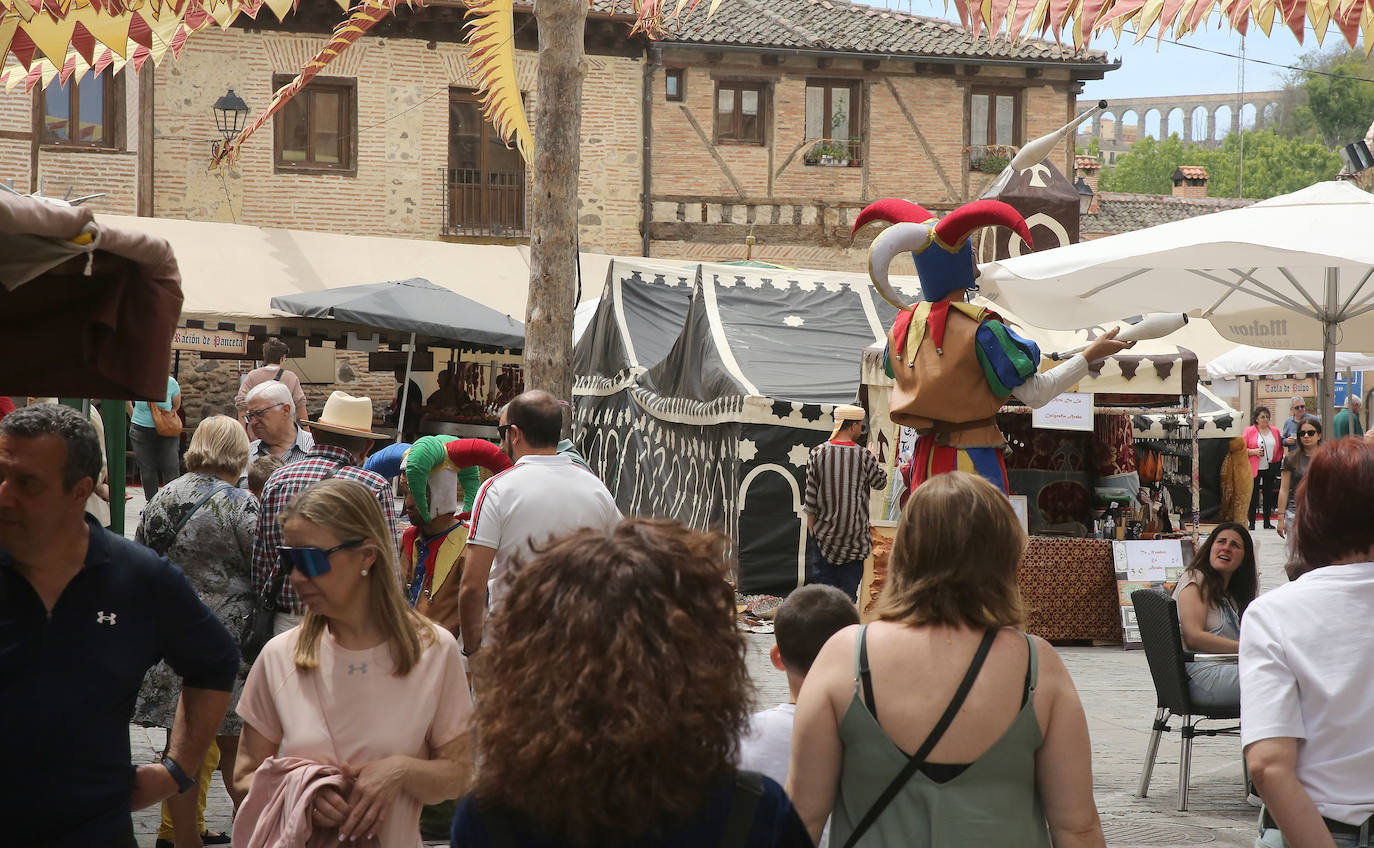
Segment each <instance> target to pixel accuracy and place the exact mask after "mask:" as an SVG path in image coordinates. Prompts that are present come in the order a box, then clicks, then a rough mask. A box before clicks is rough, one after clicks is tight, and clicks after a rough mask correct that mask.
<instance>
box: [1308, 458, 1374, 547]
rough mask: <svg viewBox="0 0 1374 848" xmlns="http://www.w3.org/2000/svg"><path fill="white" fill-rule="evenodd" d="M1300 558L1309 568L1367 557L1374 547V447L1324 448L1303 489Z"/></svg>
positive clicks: (1313, 462) (1309, 471) (1313, 464)
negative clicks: (1357, 557) (1356, 557)
mask: <svg viewBox="0 0 1374 848" xmlns="http://www.w3.org/2000/svg"><path fill="white" fill-rule="evenodd" d="M1297 534H1298V539H1297V545H1298V554H1299V555H1300V556H1301V558H1302V561H1303V562H1304V563H1306V564H1307V566H1308V567H1309V568H1317V567H1319V566H1323V565H1330V564H1331V563H1333V562H1338V561H1340V560H1343V559H1350V558H1351V557H1352V556H1362V555H1364V554H1365V553H1366V552H1367V551H1368V550H1369V549H1370V548H1371V547H1374V445H1370V444H1369V443H1367V442H1365V441H1364V440H1363V439H1340V440H1337V441H1333V442H1330V443H1329V444H1325V445H1322V446H1321V447H1320V448H1318V449H1317V450H1316V452H1315V453H1313V454H1312V464H1311V465H1309V466H1308V468H1307V474H1306V475H1305V476H1304V477H1303V479H1302V483H1300V484H1299V485H1298V493H1297Z"/></svg>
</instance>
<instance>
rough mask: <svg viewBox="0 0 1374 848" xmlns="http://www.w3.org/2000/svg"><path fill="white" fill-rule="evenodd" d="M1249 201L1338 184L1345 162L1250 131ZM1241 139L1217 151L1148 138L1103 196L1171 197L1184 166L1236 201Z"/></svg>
mask: <svg viewBox="0 0 1374 848" xmlns="http://www.w3.org/2000/svg"><path fill="white" fill-rule="evenodd" d="M1244 138H1245V180H1244V183H1245V185H1244V190H1245V192H1244V193H1245V197H1249V198H1255V199H1261V198H1265V197H1274V196H1275V195H1279V194H1287V193H1288V192H1291V191H1297V190H1298V189H1300V188H1305V187H1306V186H1309V185H1311V184H1313V183H1315V182H1320V181H1322V180H1329V179H1332V178H1333V177H1334V176H1335V175H1336V173H1337V172H1338V171H1339V170H1340V169H1341V160H1340V157H1339V156H1337V155H1336V154H1335V153H1333V152H1331V151H1330V150H1329V149H1327V147H1326V146H1325V145H1323V144H1321V143H1320V142H1317V141H1308V140H1304V139H1296V138H1287V137H1285V136H1282V135H1279V134H1278V133H1276V132H1274V131H1273V130H1263V131H1260V132H1254V131H1250V132H1246V133H1244ZM1240 154H1241V135H1240V134H1238V133H1231V134H1230V135H1228V136H1226V138H1225V139H1224V140H1223V141H1222V143H1221V146H1220V147H1217V148H1215V149H1208V148H1204V147H1196V146H1192V145H1185V144H1184V143H1183V141H1182V140H1181V139H1180V138H1179V137H1178V136H1177V135H1171V136H1169V137H1168V138H1166V139H1164V140H1163V141H1155V140H1154V139H1152V138H1144V139H1141V140H1140V141H1137V142H1136V143H1135V144H1133V145H1131V149H1130V150H1129V151H1128V152H1126V153H1124V154H1122V155H1121V156H1118V157H1117V159H1116V167H1115V168H1113V169H1111V170H1108V171H1104V172H1103V174H1102V180H1101V184H1100V185H1101V188H1102V190H1103V191H1121V192H1130V193H1132V194H1169V193H1171V192H1172V190H1173V180H1172V179H1171V178H1172V176H1173V173H1174V170H1175V169H1177V168H1178V166H1180V165H1201V166H1202V167H1204V168H1206V169H1207V176H1208V181H1207V194H1208V195H1209V196H1211V197H1235V196H1236V187H1237V186H1236V184H1237V181H1238V179H1239V177H1240V161H1241V156H1240Z"/></svg>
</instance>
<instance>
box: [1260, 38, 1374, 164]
mask: <svg viewBox="0 0 1374 848" xmlns="http://www.w3.org/2000/svg"><path fill="white" fill-rule="evenodd" d="M1299 65H1300V66H1301V68H1302V70H1300V71H1298V72H1296V73H1295V74H1293V75H1292V76H1291V77H1290V78H1289V79H1288V82H1287V85H1286V86H1285V88H1286V89H1287V90H1289V91H1291V92H1294V93H1296V94H1301V95H1302V96H1304V97H1305V98H1306V101H1307V102H1306V105H1302V106H1298V107H1297V108H1295V109H1293V110H1292V115H1291V117H1287V116H1285V119H1284V120H1282V121H1281V122H1280V124H1279V131H1280V132H1281V133H1282V134H1284V135H1298V136H1303V135H1309V134H1310V135H1315V136H1318V137H1320V138H1321V140H1322V141H1323V142H1325V143H1326V146H1327V147H1338V146H1341V145H1345V144H1349V143H1350V142H1352V141H1357V140H1359V139H1362V138H1364V134H1365V131H1366V130H1367V129H1368V128H1369V125H1370V124H1371V123H1374V82H1371V80H1374V59H1366V58H1365V57H1364V55H1363V54H1362V53H1358V52H1354V51H1347V50H1336V51H1328V52H1325V53H1322V52H1314V53H1308V54H1307V55H1305V56H1303V57H1302V59H1300V60H1299Z"/></svg>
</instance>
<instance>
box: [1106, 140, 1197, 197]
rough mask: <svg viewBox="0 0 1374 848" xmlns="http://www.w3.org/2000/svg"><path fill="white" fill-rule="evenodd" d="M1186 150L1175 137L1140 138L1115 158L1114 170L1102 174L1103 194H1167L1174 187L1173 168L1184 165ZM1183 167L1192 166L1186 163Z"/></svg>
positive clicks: (1181, 142) (1181, 141)
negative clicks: (1115, 192)
mask: <svg viewBox="0 0 1374 848" xmlns="http://www.w3.org/2000/svg"><path fill="white" fill-rule="evenodd" d="M1187 149H1188V148H1187V147H1186V146H1185V145H1184V144H1183V140H1182V139H1180V138H1179V137H1178V136H1177V135H1171V136H1169V137H1168V138H1166V139H1164V140H1163V141H1156V140H1155V139H1153V138H1149V137H1146V138H1142V139H1141V140H1140V141H1137V142H1136V143H1135V144H1132V145H1131V149H1130V150H1129V151H1128V152H1126V153H1123V154H1121V155H1120V156H1118V157H1116V167H1114V168H1111V169H1109V170H1104V171H1103V172H1102V179H1101V181H1100V182H1099V183H1098V186H1099V188H1101V189H1102V191H1124V192H1129V193H1131V194H1168V193H1169V192H1170V191H1171V190H1172V187H1173V182H1172V181H1171V180H1170V179H1169V178H1170V177H1171V176H1172V175H1173V173H1174V169H1175V168H1177V167H1178V166H1179V165H1182V164H1185V163H1184V161H1183V160H1184V159H1186V158H1188V157H1187V156H1186V155H1185V151H1186V150H1187ZM1186 164H1189V165H1191V164H1193V163H1192V162H1188V163H1186Z"/></svg>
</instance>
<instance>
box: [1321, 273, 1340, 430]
mask: <svg viewBox="0 0 1374 848" xmlns="http://www.w3.org/2000/svg"><path fill="white" fill-rule="evenodd" d="M1339 273H1340V272H1339V271H1337V270H1336V269H1335V268H1327V269H1326V309H1325V310H1324V312H1325V314H1323V315H1322V384H1321V391H1320V398H1321V411H1322V426H1323V427H1324V428H1326V429H1328V430H1330V429H1331V427H1332V425H1333V424H1335V421H1336V409H1335V398H1336V395H1335V388H1336V330H1337V327H1338V324H1337V321H1336V310H1337V309H1339V308H1340V307H1339V304H1337V303H1336V295H1337V275H1338V274H1339Z"/></svg>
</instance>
